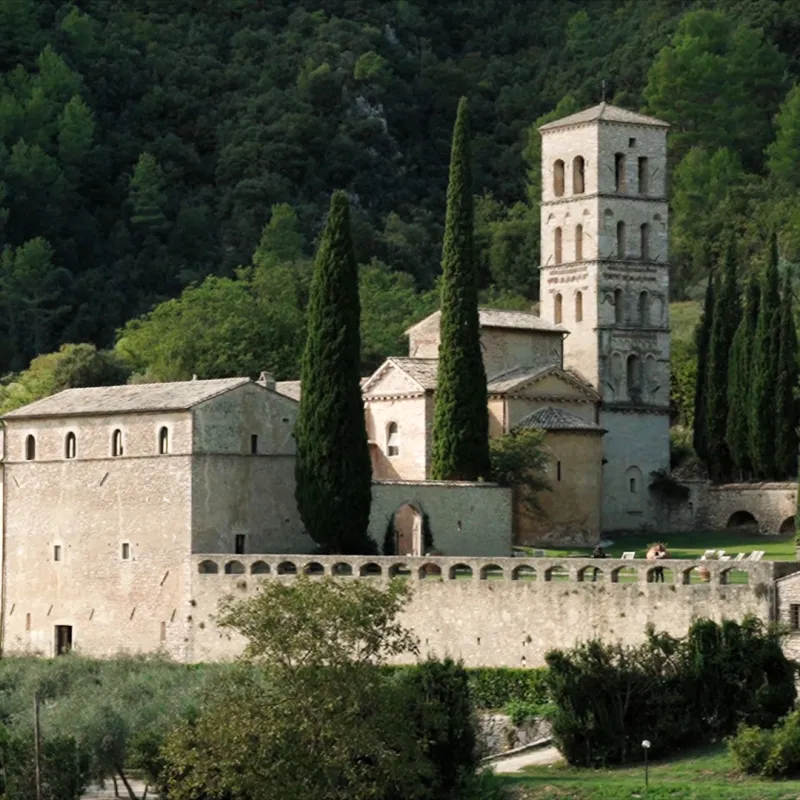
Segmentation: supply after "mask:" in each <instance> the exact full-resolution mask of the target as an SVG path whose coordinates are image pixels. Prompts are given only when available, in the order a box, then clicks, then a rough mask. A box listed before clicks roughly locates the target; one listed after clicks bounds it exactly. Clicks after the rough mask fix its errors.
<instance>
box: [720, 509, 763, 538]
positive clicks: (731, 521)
mask: <svg viewBox="0 0 800 800" xmlns="http://www.w3.org/2000/svg"><path fill="white" fill-rule="evenodd" d="M725 527H726V528H739V529H740V530H745V531H752V532H753V533H758V521H757V520H756V518H755V517H754V516H753V515H752V514H751V513H750V512H749V511H736V512H735V513H733V514H731V515H730V517H729V518H728V524H727V525H726V526H725Z"/></svg>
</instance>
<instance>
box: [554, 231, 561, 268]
mask: <svg viewBox="0 0 800 800" xmlns="http://www.w3.org/2000/svg"><path fill="white" fill-rule="evenodd" d="M561 239H562V234H561V228H556V229H555V231H553V250H554V255H553V261H554V262H555V263H556V264H560V263H561Z"/></svg>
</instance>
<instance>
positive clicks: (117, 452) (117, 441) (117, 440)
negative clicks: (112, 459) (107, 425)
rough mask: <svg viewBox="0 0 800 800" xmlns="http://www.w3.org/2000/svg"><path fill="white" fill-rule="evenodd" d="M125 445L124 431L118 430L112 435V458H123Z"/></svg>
mask: <svg viewBox="0 0 800 800" xmlns="http://www.w3.org/2000/svg"><path fill="white" fill-rule="evenodd" d="M123 450H124V448H123V445H122V431H121V430H119V428H117V430H115V431H114V433H113V434H111V455H112V456H121V455H122V454H123Z"/></svg>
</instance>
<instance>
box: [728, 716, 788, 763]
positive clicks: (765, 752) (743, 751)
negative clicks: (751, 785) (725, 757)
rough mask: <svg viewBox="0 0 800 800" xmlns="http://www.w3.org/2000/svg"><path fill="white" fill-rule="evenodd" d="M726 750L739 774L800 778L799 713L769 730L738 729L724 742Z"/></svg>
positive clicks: (750, 727) (743, 727) (756, 728)
mask: <svg viewBox="0 0 800 800" xmlns="http://www.w3.org/2000/svg"><path fill="white" fill-rule="evenodd" d="M728 750H729V751H730V754H731V757H732V758H733V761H734V763H735V764H736V766H737V767H738V768H739V769H740V770H741V771H742V772H747V773H749V774H751V775H763V776H764V777H765V778H785V777H789V776H792V775H798V774H800V711H794V712H792V713H791V714H789V715H788V716H787V717H786V718H785V719H784V720H783V721H782V723H781V724H780V725H778V726H777V727H775V728H774V729H772V730H767V729H765V728H758V727H755V726H748V725H740V726H739V729H738V731H737V732H736V735H735V736H733V737H731V739H729V740H728Z"/></svg>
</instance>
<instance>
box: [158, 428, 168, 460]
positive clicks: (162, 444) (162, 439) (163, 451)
mask: <svg viewBox="0 0 800 800" xmlns="http://www.w3.org/2000/svg"><path fill="white" fill-rule="evenodd" d="M158 452H159V455H162V456H165V455H167V453H169V429H168V428H167V427H166V426H164V427H163V428H161V430H160V431H159V432H158Z"/></svg>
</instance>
